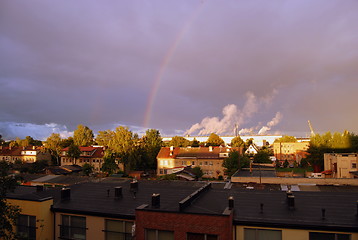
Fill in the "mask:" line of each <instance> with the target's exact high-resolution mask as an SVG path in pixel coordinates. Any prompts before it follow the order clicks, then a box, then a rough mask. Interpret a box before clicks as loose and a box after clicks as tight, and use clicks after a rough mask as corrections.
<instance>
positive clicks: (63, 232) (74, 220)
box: [60, 215, 86, 239]
mask: <svg viewBox="0 0 358 240" xmlns="http://www.w3.org/2000/svg"><path fill="white" fill-rule="evenodd" d="M60 238H61V239H86V218H85V217H78V216H70V215H62V225H60Z"/></svg>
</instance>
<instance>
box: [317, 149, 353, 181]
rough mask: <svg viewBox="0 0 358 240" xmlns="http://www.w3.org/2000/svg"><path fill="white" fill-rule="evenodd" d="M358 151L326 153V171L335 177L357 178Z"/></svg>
mask: <svg viewBox="0 0 358 240" xmlns="http://www.w3.org/2000/svg"><path fill="white" fill-rule="evenodd" d="M357 162H358V154H357V153H325V154H324V170H325V171H324V172H325V174H326V175H327V174H328V175H332V176H331V177H333V178H357V177H358V171H357Z"/></svg>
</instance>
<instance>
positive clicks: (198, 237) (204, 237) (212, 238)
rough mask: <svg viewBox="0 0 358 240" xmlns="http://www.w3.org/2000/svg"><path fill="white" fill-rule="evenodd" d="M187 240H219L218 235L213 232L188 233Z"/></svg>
mask: <svg viewBox="0 0 358 240" xmlns="http://www.w3.org/2000/svg"><path fill="white" fill-rule="evenodd" d="M186 239H187V240H217V239H218V236H217V235H213V234H203V233H187V234H186Z"/></svg>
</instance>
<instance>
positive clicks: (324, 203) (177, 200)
mask: <svg viewBox="0 0 358 240" xmlns="http://www.w3.org/2000/svg"><path fill="white" fill-rule="evenodd" d="M226 185H227V184H225V183H210V182H194V183H193V182H182V181H139V182H136V181H132V182H130V181H116V182H98V183H83V184H77V185H73V186H71V187H70V188H66V189H61V190H60V189H52V190H45V191H44V192H37V191H36V188H33V187H32V188H31V187H30V190H32V192H31V191H30V190H28V189H26V188H25V187H21V188H20V189H18V190H17V191H16V192H15V193H10V194H9V198H11V199H15V198H16V199H17V200H19V201H27V203H29V205H28V206H30V205H33V204H36V203H37V202H36V201H30V200H29V198H30V197H32V198H34V199H37V200H40V198H41V197H42V198H43V200H42V202H45V201H50V202H48V205H47V206H45V205H44V206H42V210H41V211H42V212H43V213H44V214H45V215H46V216H44V215H42V216H40V212H26V214H25V212H23V213H22V214H23V215H27V216H28V217H27V219H29V220H28V222H30V223H33V222H34V218H33V217H35V219H36V227H37V229H36V238H32V239H88V240H92V239H93V240H94V239H96V240H101V239H106V240H109V239H136V240H152V239H167V240H174V239H179V240H181V239H188V240H193V239H207V240H251V239H255V240H256V239H257V240H263V239H270V240H319V239H328V240H329V239H334V240H336V239H340V240H358V218H357V212H358V209H357V203H356V201H357V199H358V192H357V191H352V192H335V193H334V194H332V193H331V192H305V191H302V192H291V191H288V192H285V191H266V190H247V189H243V188H240V186H239V185H232V186H231V187H226ZM21 191H22V194H21ZM46 192H49V193H46ZM51 194H52V195H53V204H52V207H50V203H52V202H51V199H50V198H48V199H47V200H46V198H44V197H45V196H49V195H51ZM18 203H19V204H21V202H18ZM22 206H25V205H24V204H23V205H22ZM25 208H26V206H25ZM26 211H27V210H26ZM37 220H39V221H37ZM42 220H43V221H42ZM42 223H44V224H45V226H46V227H47V228H46V227H41V224H42ZM48 224H52V227H51V226H50V225H48ZM29 225H30V226H29V227H30V229H33V227H34V226H33V224H32V225H31V224H29ZM47 229H49V232H46V234H47V235H46V236H51V237H43V236H44V235H42V237H40V235H39V234H41V232H42V234H44V231H45V230H46V231H47ZM19 230H20V232H21V231H23V230H22V228H21V226H18V228H17V231H19ZM51 231H52V232H51Z"/></svg>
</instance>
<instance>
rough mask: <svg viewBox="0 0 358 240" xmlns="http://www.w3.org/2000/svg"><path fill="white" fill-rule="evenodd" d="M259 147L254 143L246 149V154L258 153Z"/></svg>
mask: <svg viewBox="0 0 358 240" xmlns="http://www.w3.org/2000/svg"><path fill="white" fill-rule="evenodd" d="M258 151H259V148H258V147H257V146H256V144H254V143H252V144H251V145H250V146H249V147H248V148H247V149H246V151H245V154H247V155H255V154H256V153H258Z"/></svg>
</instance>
